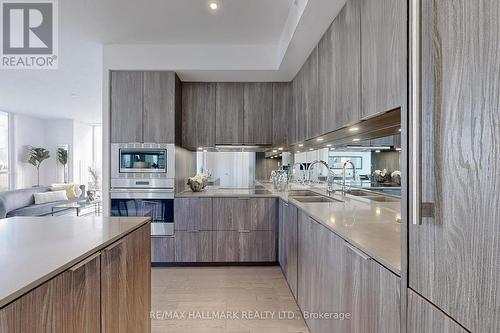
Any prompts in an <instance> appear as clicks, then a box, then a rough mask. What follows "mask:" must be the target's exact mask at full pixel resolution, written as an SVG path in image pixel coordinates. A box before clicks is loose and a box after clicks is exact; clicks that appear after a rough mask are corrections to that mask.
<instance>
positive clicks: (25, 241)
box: [0, 216, 149, 308]
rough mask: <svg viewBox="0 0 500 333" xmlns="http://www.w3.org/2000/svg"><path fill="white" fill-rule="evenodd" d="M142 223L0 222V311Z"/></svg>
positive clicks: (28, 219)
mask: <svg viewBox="0 0 500 333" xmlns="http://www.w3.org/2000/svg"><path fill="white" fill-rule="evenodd" d="M146 223H149V217H123V218H122V217H76V216H60V217H52V216H51V217H12V218H7V219H2V220H0V271H1V273H0V308H2V307H4V306H5V305H7V304H8V303H10V302H12V301H13V300H15V299H16V298H18V297H20V296H22V295H23V294H25V293H26V292H28V291H30V290H32V289H34V288H36V287H37V286H39V285H41V284H43V283H44V282H46V281H48V280H50V279H51V278H53V277H55V276H56V275H58V274H60V273H62V272H63V271H65V270H66V269H68V268H70V267H72V266H73V265H75V264H77V263H78V262H80V261H82V260H84V259H85V258H86V257H88V256H90V255H92V254H94V253H96V252H98V251H100V250H101V249H103V248H105V247H107V246H108V245H110V244H112V243H113V242H115V241H116V240H118V239H120V238H122V237H124V236H125V235H127V234H129V233H130V232H132V231H134V230H136V229H137V228H139V227H141V226H143V225H144V224H146Z"/></svg>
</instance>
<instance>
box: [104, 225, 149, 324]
mask: <svg viewBox="0 0 500 333" xmlns="http://www.w3.org/2000/svg"><path fill="white" fill-rule="evenodd" d="M150 253H151V243H150V228H149V225H147V226H145V227H141V228H139V229H138V230H136V231H134V232H132V233H130V234H129V235H127V236H126V237H124V238H122V239H121V240H119V241H118V242H116V243H114V244H112V245H111V246H109V247H108V248H106V249H104V250H103V251H102V252H101V316H102V326H101V327H102V331H103V332H107V333H108V332H146V333H147V332H150V331H151V323H150V318H149V312H150V309H151V269H150V265H151V257H150Z"/></svg>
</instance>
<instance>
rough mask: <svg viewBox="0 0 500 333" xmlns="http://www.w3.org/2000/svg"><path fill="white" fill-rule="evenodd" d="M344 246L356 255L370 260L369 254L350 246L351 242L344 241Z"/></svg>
mask: <svg viewBox="0 0 500 333" xmlns="http://www.w3.org/2000/svg"><path fill="white" fill-rule="evenodd" d="M344 244H345V246H346V247H347V248H348V249H349V250H351V251H352V252H354V253H356V254H357V255H358V256H360V257H361V258H363V259H364V260H370V259H371V257H370V256H369V255H367V254H366V253H364V252H363V251H361V250H360V249H358V248H357V247H355V246H352V245H351V244H349V243H347V242H345V243H344Z"/></svg>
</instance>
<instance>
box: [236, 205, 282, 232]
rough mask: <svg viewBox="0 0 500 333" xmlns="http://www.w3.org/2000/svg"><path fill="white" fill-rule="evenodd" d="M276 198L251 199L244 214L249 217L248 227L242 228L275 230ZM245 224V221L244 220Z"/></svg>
mask: <svg viewBox="0 0 500 333" xmlns="http://www.w3.org/2000/svg"><path fill="white" fill-rule="evenodd" d="M276 200H277V199H276V198H252V199H250V206H249V207H248V210H247V212H246V214H247V216H249V217H250V220H249V222H250V225H249V226H243V229H248V230H252V231H255V230H272V231H274V230H276V226H277V216H278V207H277V203H276ZM245 222H247V220H245Z"/></svg>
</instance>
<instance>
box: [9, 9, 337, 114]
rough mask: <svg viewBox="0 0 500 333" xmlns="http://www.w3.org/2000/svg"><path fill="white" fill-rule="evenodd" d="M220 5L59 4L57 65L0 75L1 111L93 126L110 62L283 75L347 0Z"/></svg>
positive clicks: (232, 75) (254, 77) (218, 75)
mask: <svg viewBox="0 0 500 333" xmlns="http://www.w3.org/2000/svg"><path fill="white" fill-rule="evenodd" d="M218 2H219V7H220V8H219V10H218V11H217V12H215V13H213V12H210V10H209V9H208V0H142V1H138V0H59V25H60V26H59V39H60V40H59V53H60V56H59V61H60V62H59V69H58V70H51V71H41V70H31V71H20V70H9V71H7V70H2V71H0V110H5V111H10V112H19V113H24V114H31V115H36V116H39V117H55V118H71V119H76V120H78V121H82V122H86V123H100V122H101V119H102V96H103V89H102V78H103V69H108V68H130V67H133V68H134V69H151V68H158V69H172V70H177V71H178V72H179V73H180V76H181V78H182V79H183V80H205V81H211V80H213V81H220V80H226V81H233V80H235V81H245V80H250V81H259V80H262V81H271V80H278V81H280V80H290V79H291V78H292V77H293V75H295V73H296V72H297V70H298V69H299V68H300V66H301V65H302V63H303V62H304V60H305V59H306V57H307V55H308V54H309V53H310V51H311V50H312V48H313V47H314V46H315V45H316V43H317V42H318V40H319V39H320V37H321V35H322V34H323V32H324V31H325V30H326V29H327V27H328V25H329V24H330V22H331V21H332V20H333V18H334V17H335V16H336V15H337V13H338V11H339V10H340V8H341V6H342V5H343V3H345V0H295V1H294V0H218ZM145 44H147V45H145ZM125 51H126V52H125ZM103 58H104V60H103Z"/></svg>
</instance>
